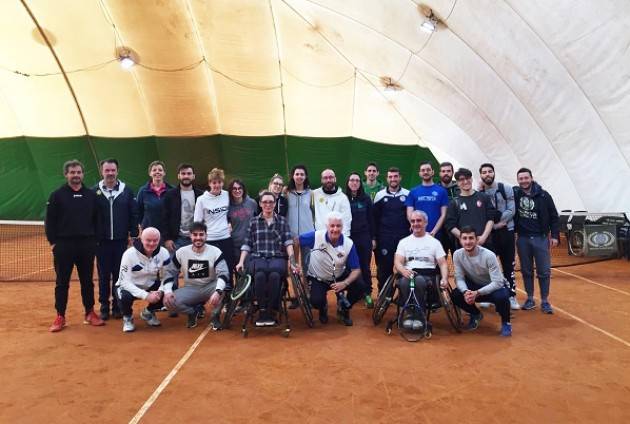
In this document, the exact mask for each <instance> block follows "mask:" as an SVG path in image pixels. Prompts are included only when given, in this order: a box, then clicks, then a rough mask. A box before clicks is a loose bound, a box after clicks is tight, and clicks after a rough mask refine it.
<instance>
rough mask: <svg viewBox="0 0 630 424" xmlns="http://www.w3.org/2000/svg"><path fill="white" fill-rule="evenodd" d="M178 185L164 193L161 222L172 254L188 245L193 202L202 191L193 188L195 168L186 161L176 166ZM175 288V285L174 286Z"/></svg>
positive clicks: (165, 245) (193, 208)
mask: <svg viewBox="0 0 630 424" xmlns="http://www.w3.org/2000/svg"><path fill="white" fill-rule="evenodd" d="M177 180H178V181H179V185H178V186H177V187H175V188H172V189H170V190H168V191H167V192H166V193H165V194H164V206H163V208H162V222H163V223H164V234H162V236H163V237H164V247H166V248H167V249H168V251H169V252H171V253H172V254H173V253H175V251H176V250H177V249H179V248H180V247H183V246H188V245H189V244H190V243H191V240H190V227H191V225H192V223H193V215H194V213H195V203H196V202H197V198H198V197H199V196H201V195H202V194H203V191H201V190H199V189H198V188H195V187H194V186H193V182H194V181H195V169H194V168H193V166H192V165H190V164H187V163H182V164H179V166H178V167H177ZM175 288H177V287H175Z"/></svg>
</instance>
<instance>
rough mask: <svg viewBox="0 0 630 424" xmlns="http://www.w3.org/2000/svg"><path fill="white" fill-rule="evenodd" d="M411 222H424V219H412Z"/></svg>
mask: <svg viewBox="0 0 630 424" xmlns="http://www.w3.org/2000/svg"><path fill="white" fill-rule="evenodd" d="M409 222H411V223H412V224H413V223H414V222H422V219H412V220H410V221H409Z"/></svg>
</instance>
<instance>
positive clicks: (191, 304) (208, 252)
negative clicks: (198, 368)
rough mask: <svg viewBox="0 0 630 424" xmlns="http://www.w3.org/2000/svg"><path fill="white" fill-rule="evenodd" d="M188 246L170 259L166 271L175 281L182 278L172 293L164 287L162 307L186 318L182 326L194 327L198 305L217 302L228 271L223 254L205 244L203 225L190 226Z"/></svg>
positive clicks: (223, 288) (226, 279)
mask: <svg viewBox="0 0 630 424" xmlns="http://www.w3.org/2000/svg"><path fill="white" fill-rule="evenodd" d="M190 239H191V242H192V245H187V246H184V247H180V248H179V249H177V251H176V252H175V255H174V256H173V262H172V264H171V266H170V268H169V272H170V274H171V277H172V278H173V280H177V277H178V275H179V271H180V270H181V271H182V275H183V277H184V287H180V288H176V289H175V290H173V287H172V285H171V284H170V282H169V283H166V284H165V285H164V306H166V307H167V308H168V309H169V310H170V311H175V312H181V313H185V314H187V315H188V322H187V324H186V327H188V328H195V327H196V326H197V320H198V318H199V306H198V305H199V304H204V303H206V302H208V301H209V305H208V306H209V307H210V309H211V310H212V309H214V308H216V307H217V306H218V305H219V303H220V302H221V295H222V294H223V290H225V286H226V284H227V282H228V279H229V275H230V273H229V271H228V266H227V263H226V262H225V259H223V253H221V251H220V250H219V249H218V248H216V247H214V246H211V245H209V244H206V224H204V223H203V222H193V224H192V225H191V227H190Z"/></svg>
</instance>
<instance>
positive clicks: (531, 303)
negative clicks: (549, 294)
mask: <svg viewBox="0 0 630 424" xmlns="http://www.w3.org/2000/svg"><path fill="white" fill-rule="evenodd" d="M535 307H536V302H534V299H527V300H526V301H525V303H523V304H522V305H521V309H523V310H524V311H529V310H531V309H534V308H535Z"/></svg>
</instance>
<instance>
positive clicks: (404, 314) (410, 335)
mask: <svg viewBox="0 0 630 424" xmlns="http://www.w3.org/2000/svg"><path fill="white" fill-rule="evenodd" d="M401 278H402V276H401V275H400V274H392V275H390V276H389V278H388V279H387V280H386V281H385V284H384V285H383V287H382V288H381V290H380V291H379V293H378V297H377V299H376V302H375V304H374V309H373V311H372V321H373V322H374V325H379V324H380V323H381V321H382V320H383V317H384V316H385V314H386V313H387V310H388V309H389V306H390V305H391V304H392V302H393V303H395V304H396V316H395V317H394V318H393V319H391V320H390V321H388V322H387V326H386V327H385V331H386V332H387V334H391V332H392V328H393V326H394V325H396V326H398V328H399V329H400V330H401V331H400V335H401V337H403V338H404V339H405V340H407V341H418V340H420V339H422V338H427V339H429V338H431V336H432V335H433V328H432V325H431V323H430V321H429V318H430V317H431V314H432V313H434V312H436V311H438V310H439V308H443V309H444V311H445V314H446V317H447V319H448V321H449V323H450V324H451V326H452V327H453V329H454V330H455V331H456V332H457V333H461V332H462V328H463V322H462V317H461V311H460V310H459V308H458V307H456V306H455V305H454V304H453V302H452V300H451V297H452V292H453V290H452V288H451V287H450V285H449V286H447V287H446V288H441V287H440V284H439V280H438V278H437V276H436V277H435V278H432V284H430V285H429V286H427V290H426V292H425V298H424V299H421V300H418V299H417V298H416V296H415V291H414V285H415V278H412V279H411V281H410V283H409V296H408V299H402V300H403V302H404V303H403V305H401V304H400V303H401V302H400V290H399V289H398V281H399V280H400V279H401ZM420 301H422V302H423V303H424V304H423V306H424V308H422V307H421V306H420ZM424 311H426V314H425V313H424ZM417 321H420V322H421V323H422V325H418V326H416V325H415V324H416V322H417ZM409 322H411V323H412V324H411V325H409Z"/></svg>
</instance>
